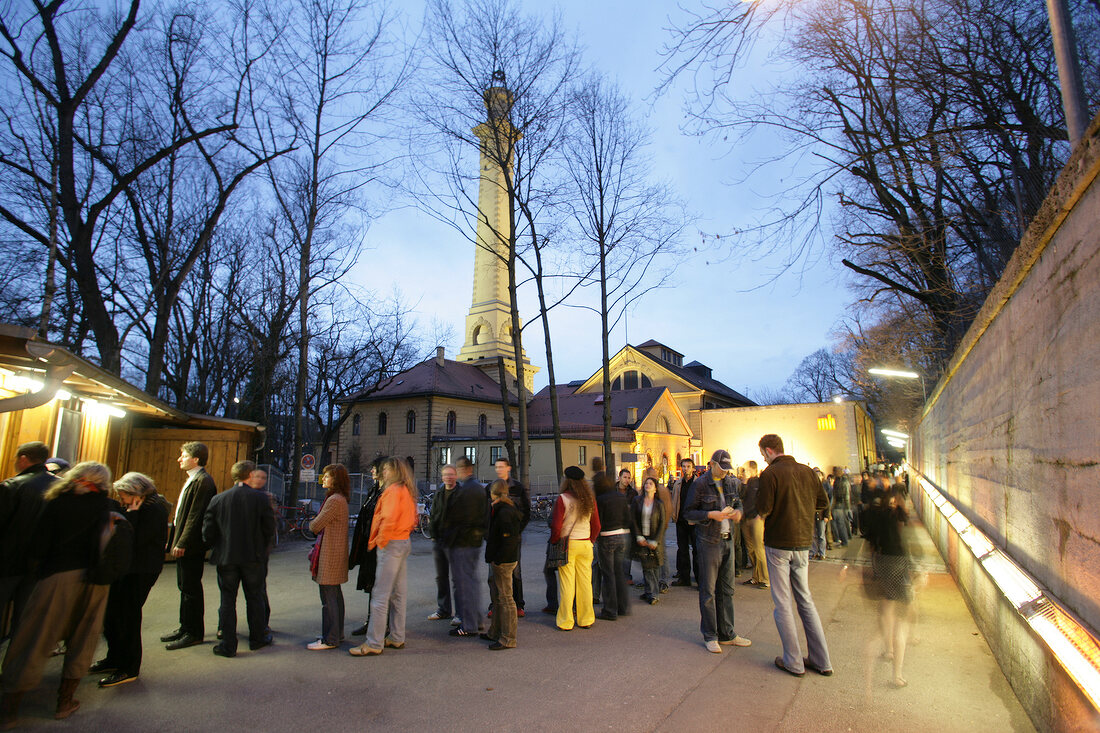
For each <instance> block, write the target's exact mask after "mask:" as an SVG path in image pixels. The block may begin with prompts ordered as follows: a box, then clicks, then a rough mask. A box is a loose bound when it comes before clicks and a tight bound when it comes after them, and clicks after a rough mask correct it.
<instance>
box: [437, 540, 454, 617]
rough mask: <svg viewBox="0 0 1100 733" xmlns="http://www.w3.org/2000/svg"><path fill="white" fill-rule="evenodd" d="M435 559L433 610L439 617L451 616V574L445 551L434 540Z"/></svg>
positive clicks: (441, 545) (440, 544)
mask: <svg viewBox="0 0 1100 733" xmlns="http://www.w3.org/2000/svg"><path fill="white" fill-rule="evenodd" d="M432 557H433V558H434V559H435V610H436V612H437V613H438V614H439V615H440V616H447V617H450V616H451V572H450V564H449V563H448V562H447V549H446V548H445V547H443V543H441V542H439V541H438V540H436V541H435V542H433V543H432Z"/></svg>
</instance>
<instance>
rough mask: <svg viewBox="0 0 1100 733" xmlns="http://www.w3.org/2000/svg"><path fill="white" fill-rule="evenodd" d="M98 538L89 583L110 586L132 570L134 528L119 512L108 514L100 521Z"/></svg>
mask: <svg viewBox="0 0 1100 733" xmlns="http://www.w3.org/2000/svg"><path fill="white" fill-rule="evenodd" d="M98 537H99V541H98V543H97V544H96V547H95V548H94V549H95V551H94V552H93V554H92V564H91V566H90V567H89V568H88V582H89V583H92V584H94V585H110V584H111V583H114V582H115V581H116V580H118V579H119V578H121V577H122V576H123V575H125V574H126V573H127V572H129V570H130V562H131V561H132V560H133V556H134V526H133V525H132V524H130V522H129V521H127V519H126V517H124V516H122V515H121V514H119V513H118V512H106V514H105V515H104V517H103V519H102V520H101V521H100V528H99V532H98Z"/></svg>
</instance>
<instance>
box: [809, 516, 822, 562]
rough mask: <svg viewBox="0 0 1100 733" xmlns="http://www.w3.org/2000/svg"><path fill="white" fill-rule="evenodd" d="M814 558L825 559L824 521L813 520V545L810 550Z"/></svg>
mask: <svg viewBox="0 0 1100 733" xmlns="http://www.w3.org/2000/svg"><path fill="white" fill-rule="evenodd" d="M810 552H811V553H812V554H813V556H814V557H825V520H824V519H815V520H814V544H813V547H811V548H810Z"/></svg>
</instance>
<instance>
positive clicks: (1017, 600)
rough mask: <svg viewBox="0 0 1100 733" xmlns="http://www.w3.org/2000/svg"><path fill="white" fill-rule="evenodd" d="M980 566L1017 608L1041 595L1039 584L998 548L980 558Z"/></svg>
mask: <svg viewBox="0 0 1100 733" xmlns="http://www.w3.org/2000/svg"><path fill="white" fill-rule="evenodd" d="M980 562H981V564H982V567H983V568H985V571H986V572H987V573H989V577H991V578H992V579H993V582H994V583H996V584H997V587H998V588H1000V589H1001V593H1003V594H1004V595H1005V597H1006V598H1008V600H1009V602H1010V603H1011V604H1012V605H1013V606H1015V607H1016V608H1017V609H1019V608H1020V606H1023V605H1024V604H1026V603H1030V602H1031V601H1034V600H1035V599H1036V598H1038V597H1039V596H1040V595H1042V591H1041V590H1040V589H1039V586H1037V585H1036V584H1035V582H1034V581H1033V580H1031V578H1029V577H1028V576H1027V575H1026V574H1025V573H1024V571H1022V570H1021V569H1020V568H1019V567H1018V566H1017V565H1016V563H1014V562H1012V560H1010V559H1009V557H1008V556H1007V555H1005V554H1004V553H1003V552H1001V551H1000V550H994V551H993V552H991V553H989V554H988V555H986V556H985V557H983V558H982V559H981V561H980Z"/></svg>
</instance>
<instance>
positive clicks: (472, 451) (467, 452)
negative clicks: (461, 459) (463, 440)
mask: <svg viewBox="0 0 1100 733" xmlns="http://www.w3.org/2000/svg"><path fill="white" fill-rule="evenodd" d="M462 455H464V456H466V457H467V458H469V459H470V463H472V464H474V465H475V466H476V465H477V446H476V445H468V446H466V447H465V448H463V449H462Z"/></svg>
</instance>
